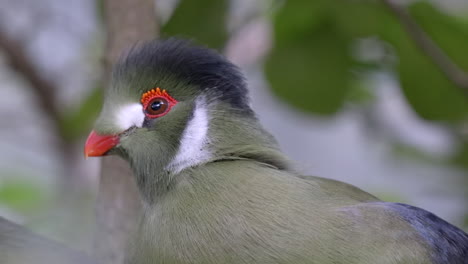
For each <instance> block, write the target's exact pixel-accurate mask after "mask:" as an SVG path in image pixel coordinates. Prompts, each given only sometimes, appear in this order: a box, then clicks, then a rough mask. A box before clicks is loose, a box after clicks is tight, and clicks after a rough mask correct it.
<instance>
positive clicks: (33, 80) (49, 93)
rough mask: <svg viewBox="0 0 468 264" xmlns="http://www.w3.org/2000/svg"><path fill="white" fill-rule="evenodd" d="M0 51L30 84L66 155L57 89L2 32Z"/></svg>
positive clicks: (66, 145)
mask: <svg viewBox="0 0 468 264" xmlns="http://www.w3.org/2000/svg"><path fill="white" fill-rule="evenodd" d="M0 49H1V50H3V51H4V53H5V56H6V58H7V60H8V61H9V63H10V65H11V67H12V68H13V69H14V70H15V71H17V72H18V73H20V74H21V75H22V76H23V77H24V79H25V80H26V81H27V82H28V83H29V85H30V87H31V90H32V91H33V93H34V95H35V96H36V98H37V102H38V104H39V107H40V108H41V109H42V111H43V112H44V113H45V114H46V116H47V117H48V118H49V119H50V120H51V121H52V124H53V126H54V132H55V134H56V135H57V137H56V138H57V140H58V142H57V147H58V149H59V151H60V152H61V153H62V154H66V152H67V151H68V150H69V146H68V144H67V142H66V140H65V135H64V134H63V131H62V129H61V127H60V124H61V121H62V119H61V115H60V111H59V110H58V109H57V107H56V103H55V91H57V87H56V86H55V84H53V83H52V82H50V81H48V80H46V79H44V78H43V77H42V74H41V73H40V72H39V71H38V70H37V68H36V67H35V66H34V65H33V64H32V62H31V60H30V58H29V57H28V56H27V54H26V51H25V50H24V47H23V45H22V44H21V43H19V42H18V41H15V40H13V39H12V38H10V37H8V36H7V34H6V33H4V32H1V31H0Z"/></svg>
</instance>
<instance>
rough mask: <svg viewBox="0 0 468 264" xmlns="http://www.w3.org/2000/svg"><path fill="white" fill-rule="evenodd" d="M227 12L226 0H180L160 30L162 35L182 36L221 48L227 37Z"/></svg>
mask: <svg viewBox="0 0 468 264" xmlns="http://www.w3.org/2000/svg"><path fill="white" fill-rule="evenodd" d="M227 12H228V1H227V0H198V1H193V0H181V1H180V3H179V5H178V6H177V8H176V9H175V11H174V14H173V15H172V17H171V18H170V19H169V21H168V22H167V23H166V24H164V25H163V26H162V28H161V32H162V35H163V37H164V36H182V37H185V38H190V39H194V40H195V41H197V42H199V43H202V44H204V45H207V46H209V47H211V48H216V49H221V48H222V47H223V45H224V43H225V42H226V40H227V37H228V34H227V30H226V21H225V20H226V17H227Z"/></svg>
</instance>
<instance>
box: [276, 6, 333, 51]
mask: <svg viewBox="0 0 468 264" xmlns="http://www.w3.org/2000/svg"><path fill="white" fill-rule="evenodd" d="M327 7H328V1H324V0H315V1H310V0H295V1H286V2H285V3H284V5H283V6H282V7H281V10H280V12H278V13H277V14H275V17H274V21H275V41H276V43H278V44H281V41H282V40H286V41H290V40H291V39H294V38H295V37H296V36H299V37H300V36H301V35H303V34H307V33H308V32H310V31H311V30H314V28H316V27H317V26H319V25H320V23H321V21H323V20H324V19H326V18H327Z"/></svg>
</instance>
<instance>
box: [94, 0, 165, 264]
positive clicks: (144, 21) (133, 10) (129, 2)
mask: <svg viewBox="0 0 468 264" xmlns="http://www.w3.org/2000/svg"><path fill="white" fill-rule="evenodd" d="M154 10H155V9H154V1H153V0H104V19H105V24H106V27H107V45H106V54H105V58H104V61H105V67H106V71H105V72H106V73H109V72H110V69H111V67H112V65H113V64H114V63H115V62H116V61H117V60H118V58H119V56H120V54H121V53H122V52H123V51H125V50H126V49H128V48H129V47H131V46H132V45H134V44H135V43H137V42H139V41H144V40H148V39H152V38H154V37H155V36H156V33H157V24H156V17H155V12H154ZM107 76H109V74H107ZM140 210H141V200H140V197H139V194H138V190H137V187H136V184H135V180H134V177H133V175H132V173H131V171H130V168H129V166H128V164H127V163H126V162H125V161H123V160H122V159H120V158H118V157H106V158H104V159H103V161H102V172H101V180H100V186H99V195H98V204H97V212H96V214H97V232H96V239H95V247H94V250H95V256H96V258H97V260H98V261H99V263H102V264H111V263H112V264H121V263H123V261H124V257H125V255H124V252H125V251H126V250H125V249H126V241H127V240H128V236H129V234H131V232H133V230H134V229H135V227H136V225H137V219H136V216H137V215H138V214H139V211H140Z"/></svg>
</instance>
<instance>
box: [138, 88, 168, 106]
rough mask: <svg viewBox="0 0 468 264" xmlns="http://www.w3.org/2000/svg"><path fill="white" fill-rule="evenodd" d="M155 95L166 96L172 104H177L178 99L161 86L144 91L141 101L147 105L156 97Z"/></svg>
mask: <svg viewBox="0 0 468 264" xmlns="http://www.w3.org/2000/svg"><path fill="white" fill-rule="evenodd" d="M155 97H164V98H166V99H167V100H168V101H169V102H170V103H172V104H176V103H177V100H176V99H174V98H172V96H170V95H169V94H168V93H167V92H166V90H161V89H160V88H159V87H157V88H155V89H151V90H149V91H148V92H146V93H144V94H143V95H142V96H141V103H142V104H143V105H147V104H148V103H149V101H151V99H153V98H155Z"/></svg>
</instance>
